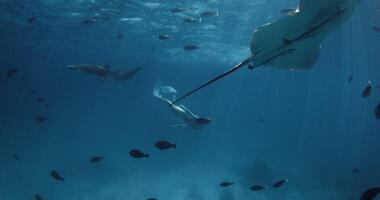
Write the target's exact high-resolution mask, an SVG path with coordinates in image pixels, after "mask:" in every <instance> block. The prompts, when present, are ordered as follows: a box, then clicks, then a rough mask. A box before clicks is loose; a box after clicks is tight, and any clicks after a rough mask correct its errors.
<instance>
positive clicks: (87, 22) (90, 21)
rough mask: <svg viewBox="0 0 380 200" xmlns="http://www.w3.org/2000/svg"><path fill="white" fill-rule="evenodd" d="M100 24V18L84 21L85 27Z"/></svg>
mask: <svg viewBox="0 0 380 200" xmlns="http://www.w3.org/2000/svg"><path fill="white" fill-rule="evenodd" d="M97 22H98V18H96V17H94V18H90V19H85V20H83V21H82V24H83V25H91V24H96V23H97Z"/></svg>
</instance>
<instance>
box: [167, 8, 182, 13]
mask: <svg viewBox="0 0 380 200" xmlns="http://www.w3.org/2000/svg"><path fill="white" fill-rule="evenodd" d="M183 11H185V9H184V8H179V7H178V8H172V9H170V12H172V13H180V12H183Z"/></svg>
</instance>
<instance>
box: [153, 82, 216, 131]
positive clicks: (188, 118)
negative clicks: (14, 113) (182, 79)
mask: <svg viewBox="0 0 380 200" xmlns="http://www.w3.org/2000/svg"><path fill="white" fill-rule="evenodd" d="M176 93H177V91H176V90H175V89H174V88H173V87H171V86H164V85H162V83H161V81H157V83H156V85H155V86H154V89H153V96H155V97H156V98H157V99H159V100H161V101H163V102H164V103H166V104H168V105H169V108H170V110H171V111H173V113H174V114H175V115H176V116H177V117H179V118H180V119H181V120H182V121H183V122H184V123H185V124H179V125H174V126H172V127H187V126H188V127H191V128H193V129H201V128H203V127H204V126H206V125H209V124H211V123H212V122H213V121H212V120H211V119H209V118H206V117H200V116H198V115H196V114H194V113H193V112H191V111H190V110H189V109H188V108H186V107H185V106H184V105H176V104H173V103H172V101H175V100H176V96H175V95H176ZM164 95H165V97H164ZM169 96H171V99H169V98H170V97H169Z"/></svg>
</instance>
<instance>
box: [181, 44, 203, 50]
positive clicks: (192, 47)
mask: <svg viewBox="0 0 380 200" xmlns="http://www.w3.org/2000/svg"><path fill="white" fill-rule="evenodd" d="M183 49H184V50H185V51H195V50H198V49H199V47H198V46H197V45H194V44H189V45H186V46H184V47H183Z"/></svg>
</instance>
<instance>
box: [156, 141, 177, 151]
mask: <svg viewBox="0 0 380 200" xmlns="http://www.w3.org/2000/svg"><path fill="white" fill-rule="evenodd" d="M154 146H155V147H156V148H157V149H159V150H167V149H170V148H174V149H175V148H177V145H176V144H172V143H170V142H168V141H165V140H161V141H158V142H156V143H155V144H154Z"/></svg>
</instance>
